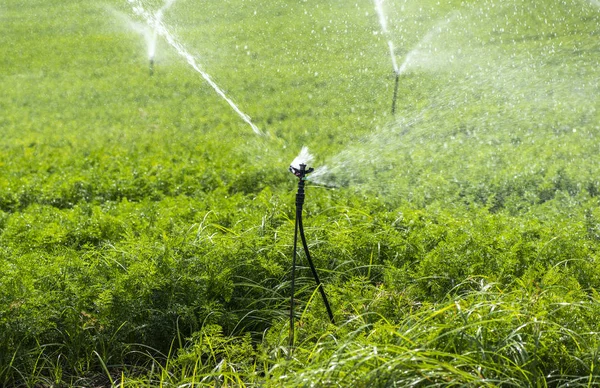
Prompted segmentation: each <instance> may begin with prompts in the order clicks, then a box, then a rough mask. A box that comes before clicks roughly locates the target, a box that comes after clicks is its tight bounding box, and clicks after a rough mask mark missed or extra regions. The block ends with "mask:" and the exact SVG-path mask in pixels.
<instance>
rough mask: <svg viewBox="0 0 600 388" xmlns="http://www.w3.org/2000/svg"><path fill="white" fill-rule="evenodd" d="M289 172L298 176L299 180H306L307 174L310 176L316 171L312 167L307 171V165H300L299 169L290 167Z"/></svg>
mask: <svg viewBox="0 0 600 388" xmlns="http://www.w3.org/2000/svg"><path fill="white" fill-rule="evenodd" d="M289 170H290V172H291V173H292V174H294V175H296V176H297V177H298V178H304V177H305V176H306V174H310V173H311V172H313V171H315V169H314V168H312V167H311V168H309V169H308V170H307V169H306V164H300V168H299V169H298V168H296V167H294V166H290V168H289Z"/></svg>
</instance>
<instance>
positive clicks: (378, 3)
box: [375, 0, 402, 114]
mask: <svg viewBox="0 0 600 388" xmlns="http://www.w3.org/2000/svg"><path fill="white" fill-rule="evenodd" d="M375 11H376V12H377V16H378V17H379V24H381V32H383V34H384V35H388V36H389V32H388V29H387V18H386V16H385V12H384V11H383V0H375ZM387 43H388V47H389V48H390V57H391V58H392V68H393V69H394V75H395V85H394V96H393V97H392V114H395V113H396V100H397V98H398V85H399V84H400V74H401V73H402V69H400V68H399V67H398V62H397V61H396V54H395V53H394V43H393V42H392V39H391V38H389V37H388V41H387Z"/></svg>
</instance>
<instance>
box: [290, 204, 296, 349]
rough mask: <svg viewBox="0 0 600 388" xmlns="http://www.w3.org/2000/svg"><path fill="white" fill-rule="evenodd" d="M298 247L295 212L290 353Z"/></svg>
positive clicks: (292, 334)
mask: <svg viewBox="0 0 600 388" xmlns="http://www.w3.org/2000/svg"><path fill="white" fill-rule="evenodd" d="M297 248H298V214H296V226H295V227H294V253H293V255H292V290H291V294H290V354H291V351H292V348H293V347H294V309H295V306H294V293H295V292H296V289H295V288H296V256H297V254H298V253H297Z"/></svg>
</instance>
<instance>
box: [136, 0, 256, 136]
mask: <svg viewBox="0 0 600 388" xmlns="http://www.w3.org/2000/svg"><path fill="white" fill-rule="evenodd" d="M127 1H128V2H129V3H130V4H131V5H132V9H133V12H135V13H136V14H137V15H139V16H141V17H142V18H143V19H144V20H145V21H146V23H148V24H149V25H150V26H151V27H152V28H153V29H154V31H156V33H157V34H158V35H160V36H162V37H163V38H164V39H165V40H166V41H167V43H168V44H169V45H170V46H171V47H173V48H174V49H175V50H176V51H177V53H178V54H179V55H181V56H182V57H183V58H184V59H185V60H186V61H187V63H188V64H189V65H190V66H191V67H192V68H193V69H194V70H196V71H197V72H198V73H199V74H200V75H201V76H202V78H204V80H205V81H206V82H207V83H208V84H209V85H210V86H211V87H212V88H213V89H214V90H215V92H217V94H218V95H219V96H221V98H223V99H224V100H225V101H226V102H227V103H228V104H229V106H231V108H232V109H233V110H234V111H235V112H236V113H237V114H238V115H239V116H240V117H241V118H242V120H244V121H245V122H246V123H247V124H248V125H250V127H251V128H252V130H253V131H254V133H256V134H257V135H261V136H262V135H263V132H262V131H261V130H260V129H258V127H257V126H256V125H254V123H253V122H252V120H251V119H250V116H248V115H247V114H245V113H244V112H242V111H241V110H240V108H238V106H237V105H236V104H235V103H234V102H233V101H232V100H231V99H230V98H229V97H228V96H227V95H226V94H225V92H224V91H223V89H221V88H220V87H219V85H217V84H216V83H215V81H213V80H212V78H211V77H210V75H209V74H208V73H206V72H205V71H204V70H202V68H201V67H200V65H198V63H197V62H196V59H195V58H194V56H193V55H192V54H190V53H189V52H188V51H187V50H186V49H185V47H184V46H183V45H182V44H181V43H179V42H178V41H177V40H176V39H175V37H173V35H172V34H171V33H170V32H169V30H168V29H167V28H166V26H165V25H164V24H163V22H162V21H161V20H159V19H158V18H157V15H156V14H152V13H150V12H148V11H147V10H146V9H145V8H144V6H143V4H142V3H141V1H140V0H127ZM161 18H162V17H161Z"/></svg>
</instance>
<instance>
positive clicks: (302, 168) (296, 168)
mask: <svg viewBox="0 0 600 388" xmlns="http://www.w3.org/2000/svg"><path fill="white" fill-rule="evenodd" d="M303 156H304V157H305V158H304V159H311V156H310V155H309V154H308V150H307V149H306V147H304V148H302V152H301V153H300V156H299V157H297V158H296V159H294V162H292V165H291V166H290V172H291V173H293V174H294V175H295V176H297V177H298V192H297V193H296V226H295V229H294V253H293V259H292V291H291V296H290V348H292V347H293V346H294V292H295V281H296V256H297V246H298V232H300V238H301V240H302V246H303V247H304V253H305V255H306V259H307V261H308V265H309V266H310V270H311V271H312V274H313V277H314V279H315V282H316V284H317V288H318V289H319V292H320V293H321V297H322V298H323V302H324V303H325V308H326V309H327V314H328V315H329V319H330V320H331V323H335V321H334V319H333V313H332V312H331V307H330V306H329V301H328V300H327V294H325V289H324V288H323V284H322V283H321V280H319V275H318V274H317V269H316V268H315V265H314V263H313V261H312V259H311V257H310V252H309V251H308V244H307V243H306V237H305V236H304V227H303V225H302V206H303V205H304V182H305V180H306V179H307V178H306V175H307V174H309V173H311V172H313V171H314V169H313V168H309V169H308V170H307V169H306V164H305V163H304V162H299V161H298V160H299V159H303V158H302V157H303Z"/></svg>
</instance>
